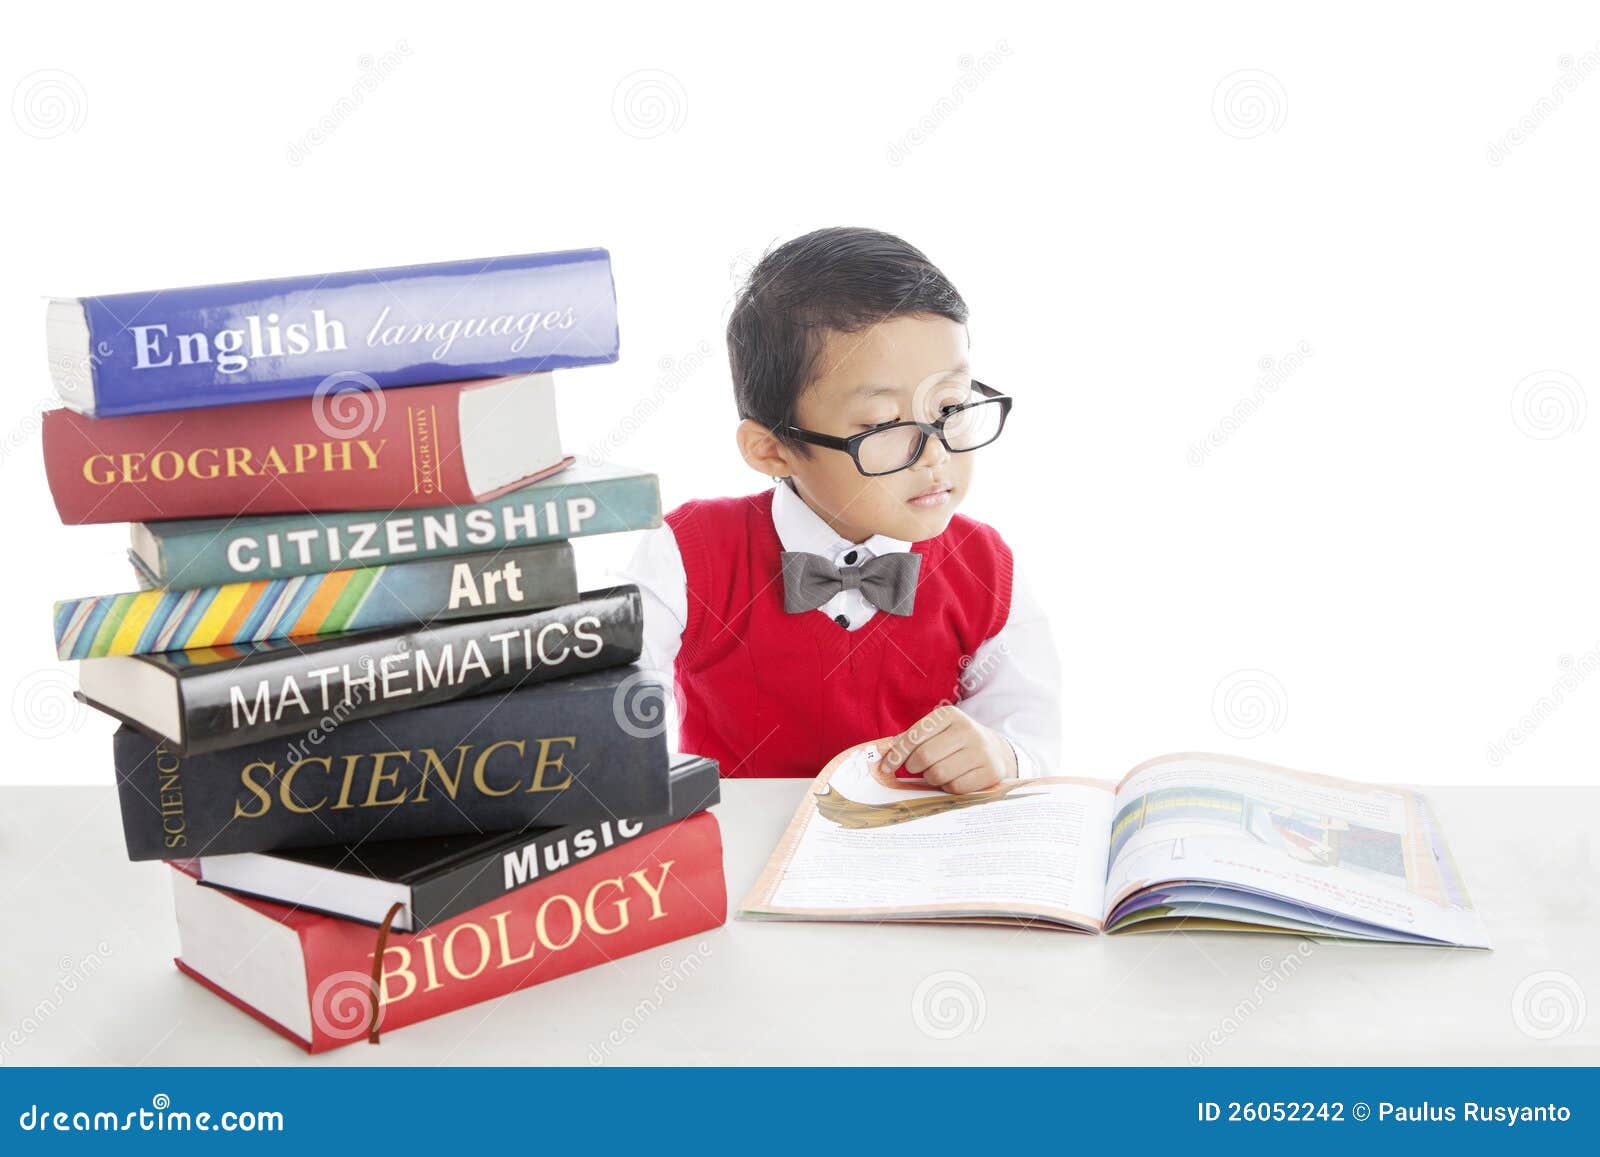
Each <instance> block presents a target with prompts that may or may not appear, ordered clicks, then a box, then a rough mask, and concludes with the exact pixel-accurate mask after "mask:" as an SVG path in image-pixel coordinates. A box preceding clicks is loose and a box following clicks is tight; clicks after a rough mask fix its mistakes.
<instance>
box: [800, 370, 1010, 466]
mask: <svg viewBox="0 0 1600 1157" xmlns="http://www.w3.org/2000/svg"><path fill="white" fill-rule="evenodd" d="M972 389H973V392H974V393H977V394H981V395H982V400H981V401H976V402H963V403H961V404H959V405H950V406H944V407H942V408H941V410H940V414H939V417H938V418H936V419H935V420H934V421H932V422H890V423H889V424H888V425H884V426H876V427H874V428H873V429H871V430H863V431H862V432H861V433H859V434H855V435H852V436H851V437H849V438H840V437H838V436H836V435H833V434H819V433H818V432H817V431H815V430H804V429H801V428H800V427H799V426H788V425H784V426H779V427H777V428H776V429H775V430H774V433H777V434H780V435H782V436H784V437H787V438H793V439H794V440H795V441H797V442H805V443H808V444H809V445H812V446H825V447H827V448H828V449H829V450H843V451H844V452H845V453H846V454H848V455H850V457H851V458H852V459H854V460H855V464H856V469H857V470H859V471H861V473H863V474H865V475H866V476H867V477H869V478H872V477H876V476H877V475H880V474H894V473H895V472H897V471H900V470H905V469H907V468H908V467H910V466H911V465H912V464H913V463H915V462H916V461H917V459H919V458H921V457H922V452H923V451H924V450H926V449H927V447H928V439H929V438H937V439H939V441H940V442H942V443H943V444H944V448H945V449H946V450H948V451H950V453H952V454H965V453H967V452H968V451H970V450H977V449H979V448H980V447H983V446H987V445H988V444H989V443H990V442H993V441H994V440H995V439H996V438H998V437H1000V431H1001V430H1003V429H1005V425H1006V416H1007V415H1008V414H1010V413H1011V398H1010V397H1009V396H1007V395H1005V394H1002V393H1001V392H1000V391H999V390H996V389H994V388H992V387H990V386H986V385H984V384H983V383H982V382H979V381H974V382H973V383H972Z"/></svg>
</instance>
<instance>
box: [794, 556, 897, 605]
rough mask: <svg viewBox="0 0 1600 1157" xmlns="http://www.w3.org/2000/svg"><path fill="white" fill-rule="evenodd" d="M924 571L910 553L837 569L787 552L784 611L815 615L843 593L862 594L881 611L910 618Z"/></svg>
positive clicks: (871, 559) (881, 557) (873, 559)
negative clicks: (857, 592)
mask: <svg viewBox="0 0 1600 1157" xmlns="http://www.w3.org/2000/svg"><path fill="white" fill-rule="evenodd" d="M921 567H922V556H921V555H920V554H914V553H912V552H910V551H901V552H896V553H894V554H883V555H879V556H878V557H877V558H869V559H868V560H867V561H866V562H864V563H862V564H861V565H860V566H841V567H836V566H834V565H833V564H832V563H831V562H829V561H828V560H827V559H825V558H823V557H822V556H821V555H820V554H806V553H805V552H804V551H798V550H786V551H784V552H783V609H784V610H786V611H788V612H789V613H790V614H791V615H795V614H799V613H800V612H801V611H814V610H816V609H817V608H818V607H820V606H822V605H823V604H824V603H826V602H827V601H828V600H829V599H831V598H833V596H834V595H836V594H838V593H839V592H840V591H860V592H861V593H862V595H863V596H865V598H866V600H867V602H869V603H871V604H872V605H873V606H875V607H877V608H878V609H879V610H880V611H886V612H887V613H889V614H891V615H909V614H910V613H911V604H912V603H913V602H915V601H916V597H917V571H918V570H919V569H921Z"/></svg>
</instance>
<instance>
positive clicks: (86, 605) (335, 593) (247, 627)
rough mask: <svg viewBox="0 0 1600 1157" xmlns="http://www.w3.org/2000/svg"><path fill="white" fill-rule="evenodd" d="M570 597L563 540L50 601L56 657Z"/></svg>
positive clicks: (216, 642) (470, 612) (261, 637)
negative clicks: (289, 575) (317, 571)
mask: <svg viewBox="0 0 1600 1157" xmlns="http://www.w3.org/2000/svg"><path fill="white" fill-rule="evenodd" d="M577 597H578V579H577V571H576V569H575V567H574V565H573V558H572V545H571V544H570V543H567V542H552V543H545V544H541V545H537V546H522V547H512V548H509V549H506V550H499V551H485V552H483V553H480V554H469V555H460V556H457V557H454V558H431V559H424V560H421V561H419V562H407V563H395V564H392V565H389V566H371V567H361V568H356V569H351V570H335V571H327V572H324V573H322V574H309V575H296V576H294V577H293V578H283V579H267V580H262V581H258V582H236V583H225V584H223V585H221V586H211V587H196V588H193V589H190V590H165V589H162V588H160V587H155V588H151V589H148V590H142V591H137V592H133V593H129V594H116V595H99V596H96V597H94V598H86V599H67V600H65V601H63V602H59V603H57V604H56V608H55V630H56V654H57V655H58V656H59V657H60V658H62V659H95V658H102V657H104V656H107V655H148V654H154V653H156V652H158V651H178V650H191V649H196V648H206V647H220V646H229V645H233V644H238V643H260V642H265V641H267V640H271V639H288V638H302V637H308V636H316V635H330V634H336V633H338V632H341V631H366V630H375V629H377V628H380V627H397V626H403V625H406V624H413V623H426V622H431V621H434V620H439V619H461V618H471V617H473V616H475V615H503V614H507V613H509V612H512V611H518V610H540V609H542V608H545V607H554V606H560V605H562V604H564V603H570V602H573V601H575V600H576V599H577Z"/></svg>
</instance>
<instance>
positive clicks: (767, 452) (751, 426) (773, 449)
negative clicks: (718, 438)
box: [734, 418, 794, 479]
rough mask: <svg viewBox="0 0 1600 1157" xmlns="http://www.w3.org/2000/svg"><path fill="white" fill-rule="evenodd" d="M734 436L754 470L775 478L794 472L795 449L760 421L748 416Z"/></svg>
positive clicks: (784, 476)
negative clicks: (785, 443)
mask: <svg viewBox="0 0 1600 1157" xmlns="http://www.w3.org/2000/svg"><path fill="white" fill-rule="evenodd" d="M734 437H735V438H736V439H737V440H738V443H739V453H740V454H742V455H744V460H745V461H746V462H748V463H749V464H750V468H751V469H752V470H759V471H760V472H761V473H763V474H765V475H766V476H767V477H768V478H774V479H776V478H787V477H789V476H790V475H791V474H793V473H794V454H793V451H792V450H790V448H789V447H788V446H786V445H784V443H783V441H782V439H780V438H779V437H778V436H777V435H776V434H774V433H773V432H772V431H771V430H769V429H767V428H766V427H765V426H763V425H762V424H761V423H760V422H753V421H751V420H750V419H749V418H746V419H745V420H744V421H742V422H740V423H739V429H738V431H737V432H736V433H735V435H734Z"/></svg>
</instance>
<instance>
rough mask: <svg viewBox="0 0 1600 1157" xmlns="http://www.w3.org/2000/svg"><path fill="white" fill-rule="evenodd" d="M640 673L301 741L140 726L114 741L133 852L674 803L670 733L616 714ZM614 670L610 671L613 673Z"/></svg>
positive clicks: (188, 852)
mask: <svg viewBox="0 0 1600 1157" xmlns="http://www.w3.org/2000/svg"><path fill="white" fill-rule="evenodd" d="M635 673H636V669H635V668H632V667H624V668H620V669H619V670H618V672H617V673H616V675H615V677H614V678H595V679H588V680H584V681H582V682H579V681H577V680H569V681H567V683H571V684H575V686H568V685H567V684H566V683H557V684H553V685H551V686H549V687H541V688H538V689H537V690H534V691H521V692H518V693H516V694H514V695H509V696H506V697H505V698H503V699H499V700H496V701H495V702H493V703H491V704H487V705H486V704H484V703H483V702H481V701H479V702H473V701H471V700H462V701H458V702H454V703H446V704H440V705H436V706H433V707H423V708H420V709H418V710H416V711H407V712H404V713H402V714H399V715H395V716H393V717H391V718H387V719H384V720H383V721H382V724H381V725H379V724H377V723H375V722H372V721H367V720H359V719H357V720H350V721H349V722H346V723H344V724H342V725H340V726H337V727H335V728H333V729H332V730H330V731H329V732H328V733H327V734H325V735H321V736H319V737H318V738H317V739H316V740H315V741H312V740H310V739H306V740H302V741H297V742H294V743H281V742H280V743H259V744H251V745H249V746H247V747H236V748H230V749H228V750H225V751H219V752H214V753H211V754H207V755H181V754H179V753H178V752H176V751H175V750H174V749H173V748H172V746H171V745H170V744H167V743H163V742H160V741H158V740H154V739H151V738H149V737H147V736H145V735H144V734H143V733H141V732H139V731H137V730H135V729H133V728H132V727H123V728H121V729H119V730H118V731H117V733H116V736H115V738H114V740H113V762H114V764H115V767H116V772H117V789H118V793H119V800H120V803H121V807H122V826H123V834H124V836H125V838H126V841H127V846H128V856H129V858H130V859H133V860H154V859H174V858H181V857H195V856H201V855H225V854H227V853H231V852H264V851H275V850H279V849H284V848H296V847H313V846H316V845H320V844H359V843H360V842H362V841H364V840H367V839H370V838H374V837H376V838H381V839H414V838H420V837H425V836H448V835H476V834H478V833H481V832H486V831H489V832H492V831H517V830H520V829H523V828H526V827H528V826H529V825H531V824H590V823H598V822H600V821H603V820H608V819H610V818H611V817H613V816H618V815H648V814H657V813H661V812H665V811H667V810H668V809H669V808H670V806H671V795H670V790H669V786H668V780H667V754H666V740H665V737H664V736H662V735H651V734H643V733H640V731H641V729H637V728H636V729H634V730H633V731H628V730H625V729H623V728H620V727H618V726H617V724H616V721H615V718H614V716H613V710H614V703H615V698H616V694H617V688H618V687H626V686H628V684H627V680H628V678H629V677H630V676H632V675H634V674H635ZM608 674H609V673H608Z"/></svg>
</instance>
